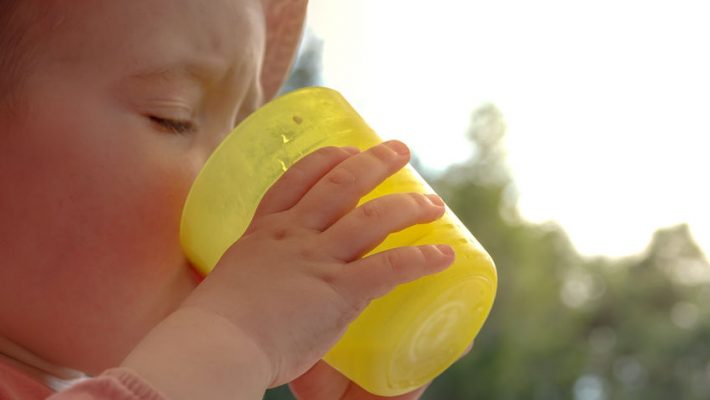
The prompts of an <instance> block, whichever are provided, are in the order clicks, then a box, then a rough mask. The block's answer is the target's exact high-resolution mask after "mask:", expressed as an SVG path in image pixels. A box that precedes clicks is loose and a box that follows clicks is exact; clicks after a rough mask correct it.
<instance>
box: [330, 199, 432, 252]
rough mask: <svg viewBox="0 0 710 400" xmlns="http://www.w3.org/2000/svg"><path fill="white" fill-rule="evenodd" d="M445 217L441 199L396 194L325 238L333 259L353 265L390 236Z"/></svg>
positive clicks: (370, 206)
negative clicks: (352, 263) (355, 260)
mask: <svg viewBox="0 0 710 400" xmlns="http://www.w3.org/2000/svg"><path fill="white" fill-rule="evenodd" d="M443 213H444V203H443V202H442V201H441V198H439V196H437V195H435V194H432V195H423V194H420V193H396V194H390V195H386V196H382V197H379V198H376V199H374V200H371V201H368V202H367V203H365V204H363V205H361V206H359V207H358V208H356V209H354V210H353V211H351V212H349V213H348V214H347V215H345V216H344V217H343V218H341V219H340V220H338V221H337V222H336V223H335V224H333V225H332V226H331V227H330V228H328V229H327V230H326V231H325V232H324V233H323V234H324V239H325V240H324V243H326V245H325V247H326V249H327V252H328V254H329V255H331V256H332V257H335V258H337V259H339V260H343V261H346V262H349V261H352V260H354V259H356V258H358V257H360V256H362V255H363V254H365V253H367V252H368V251H370V250H372V249H374V248H375V247H377V245H379V244H380V243H381V242H382V241H383V240H384V239H385V238H386V237H387V235H389V234H390V233H394V232H397V231H400V230H402V229H405V228H407V227H410V226H412V225H415V224H423V223H427V222H431V221H433V220H435V219H437V218H439V217H440V216H441V215H442V214H443Z"/></svg>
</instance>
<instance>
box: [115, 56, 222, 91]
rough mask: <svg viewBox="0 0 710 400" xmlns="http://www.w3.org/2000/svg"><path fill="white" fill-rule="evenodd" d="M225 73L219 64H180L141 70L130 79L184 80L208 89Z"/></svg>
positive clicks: (132, 74)
mask: <svg viewBox="0 0 710 400" xmlns="http://www.w3.org/2000/svg"><path fill="white" fill-rule="evenodd" d="M223 71H224V68H222V67H220V65H219V64H218V63H209V62H189V63H185V62H180V63H173V64H163V65H159V66H153V67H149V68H145V69H141V70H139V71H137V72H134V73H131V74H130V75H129V76H128V78H129V79H132V80H133V79H136V80H153V79H161V80H173V79H176V78H177V79H180V78H184V79H188V80H191V81H194V82H195V83H198V84H199V85H201V86H204V87H207V86H209V84H210V83H211V82H214V81H215V80H217V79H218V78H219V77H220V76H221V75H222V73H223Z"/></svg>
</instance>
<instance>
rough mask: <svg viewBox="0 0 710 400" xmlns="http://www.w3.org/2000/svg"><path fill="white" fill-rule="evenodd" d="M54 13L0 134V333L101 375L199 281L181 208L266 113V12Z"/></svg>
mask: <svg viewBox="0 0 710 400" xmlns="http://www.w3.org/2000/svg"><path fill="white" fill-rule="evenodd" d="M46 3H50V2H46ZM51 3H52V4H51V5H49V4H48V5H47V6H46V7H45V6H44V5H43V6H42V7H43V8H46V11H47V12H48V15H49V17H47V18H46V20H43V22H42V24H44V25H45V26H44V27H43V29H46V30H48V31H49V32H47V33H46V35H45V38H44V41H43V43H41V44H40V48H39V50H38V53H39V54H38V55H37V56H36V59H35V61H36V62H35V63H34V67H33V68H32V74H31V75H30V76H29V77H28V79H27V82H26V85H25V87H24V89H23V91H22V94H23V96H24V100H25V103H24V104H25V106H26V108H25V111H26V118H25V122H24V123H22V124H19V123H17V124H15V123H13V121H9V122H7V123H6V124H5V125H4V126H2V128H0V129H1V136H0V140H2V143H1V144H0V185H2V186H3V188H4V189H3V193H4V194H3V195H2V196H1V198H0V217H1V218H2V220H3V221H2V223H1V224H0V244H1V245H0V257H1V258H2V260H3V267H2V269H1V270H0V293H4V294H3V295H2V296H4V297H2V298H1V299H0V300H1V301H0V302H2V303H3V306H1V307H0V334H2V335H5V336H8V337H9V338H10V339H14V340H15V341H16V342H19V343H20V344H22V345H25V346H26V347H28V348H29V349H30V350H32V351H34V352H36V353H38V354H40V355H43V356H45V357H47V358H49V359H50V361H53V362H56V363H59V364H64V365H66V366H70V367H74V368H79V369H83V370H85V371H89V372H95V371H98V370H100V369H102V368H104V367H107V366H110V365H115V364H117V363H118V362H120V360H121V359H122V357H123V356H124V355H125V354H126V353H127V352H128V351H129V350H130V348H132V346H133V345H134V344H135V343H136V341H138V340H139V339H140V338H141V337H142V336H143V335H144V334H145V333H146V332H147V330H149V329H150V328H151V327H152V326H153V325H154V324H155V323H156V322H158V321H159V320H160V319H162V318H163V317H164V316H165V315H166V314H167V313H169V312H170V311H171V310H173V309H174V308H175V307H176V305H177V304H178V303H179V302H180V301H181V300H182V299H183V298H184V297H185V296H186V295H187V294H188V293H189V292H190V291H191V289H192V288H193V287H194V286H195V285H196V280H195V276H194V275H193V272H192V270H191V269H190V266H189V263H188V261H187V260H186V258H185V256H184V255H183V253H182V251H181V249H180V246H179V241H178V229H179V220H180V212H181V209H182V205H183V201H184V199H185V196H186V194H187V192H188V190H189V187H190V184H191V183H192V181H193V179H194V177H195V176H196V174H197V172H198V170H199V169H200V168H201V166H202V164H203V163H204V161H205V159H206V158H207V157H208V155H209V154H210V153H211V152H212V150H213V149H214V148H215V146H216V145H217V144H218V143H219V142H220V141H221V140H222V138H223V137H224V135H225V134H227V133H228V132H229V131H230V130H231V128H232V127H233V126H234V125H235V123H236V122H238V121H239V120H240V119H241V118H243V117H244V116H245V115H246V114H248V113H249V112H250V111H251V110H252V109H254V108H255V107H257V106H258V105H259V103H260V101H261V98H260V97H261V93H260V87H259V83H258V74H259V69H260V62H261V56H262V53H263V51H264V41H265V32H264V29H265V28H264V21H263V14H262V10H261V4H260V2H259V0H244V1H240V0H209V1H202V0H193V1H191V0H141V1H108V0H107V1H71V2H69V1H54V2H51ZM61 3H66V4H61ZM43 4H44V2H43ZM9 304H11V307H9V306H8V305H9Z"/></svg>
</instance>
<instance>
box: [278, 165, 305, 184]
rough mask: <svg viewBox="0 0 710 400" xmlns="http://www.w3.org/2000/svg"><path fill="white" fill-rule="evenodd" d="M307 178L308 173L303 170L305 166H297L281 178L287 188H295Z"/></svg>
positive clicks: (288, 170)
mask: <svg viewBox="0 0 710 400" xmlns="http://www.w3.org/2000/svg"><path fill="white" fill-rule="evenodd" d="M305 177H306V172H305V171H304V170H303V166H302V165H299V164H295V165H293V166H292V167H291V168H289V169H287V170H286V172H285V173H284V174H283V176H281V179H280V181H281V182H283V183H284V184H286V185H287V186H294V185H299V184H301V182H302V181H303V180H304V178H305Z"/></svg>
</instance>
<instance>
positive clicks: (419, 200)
mask: <svg viewBox="0 0 710 400" xmlns="http://www.w3.org/2000/svg"><path fill="white" fill-rule="evenodd" d="M405 197H406V198H407V200H408V201H409V205H410V206H411V207H412V208H417V209H421V208H431V203H430V202H429V200H428V199H427V198H426V196H424V195H423V194H421V193H407V194H405Z"/></svg>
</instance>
